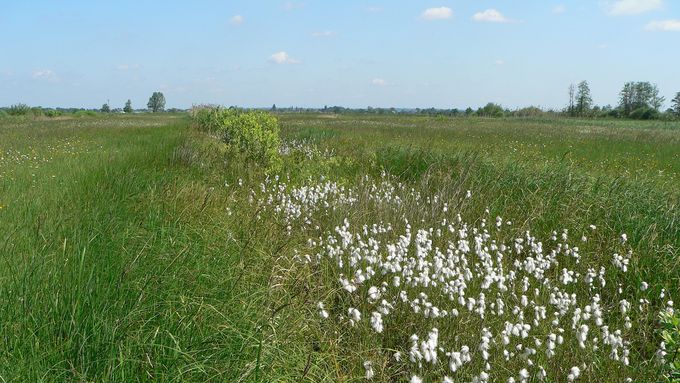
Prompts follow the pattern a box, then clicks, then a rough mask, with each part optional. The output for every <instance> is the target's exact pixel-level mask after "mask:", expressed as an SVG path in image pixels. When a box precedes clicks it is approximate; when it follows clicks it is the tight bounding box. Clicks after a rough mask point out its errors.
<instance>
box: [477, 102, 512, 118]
mask: <svg viewBox="0 0 680 383" xmlns="http://www.w3.org/2000/svg"><path fill="white" fill-rule="evenodd" d="M504 113H505V112H504V111H503V107H502V106H500V105H498V104H494V103H493V102H490V103H488V104H486V105H485V106H484V107H483V108H479V110H477V115H479V116H482V117H503V115H504Z"/></svg>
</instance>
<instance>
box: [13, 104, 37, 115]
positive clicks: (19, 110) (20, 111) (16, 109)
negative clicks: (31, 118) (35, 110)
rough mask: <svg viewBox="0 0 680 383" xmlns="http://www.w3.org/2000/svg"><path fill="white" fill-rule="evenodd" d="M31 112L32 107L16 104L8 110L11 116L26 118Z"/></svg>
mask: <svg viewBox="0 0 680 383" xmlns="http://www.w3.org/2000/svg"><path fill="white" fill-rule="evenodd" d="M30 111H31V107H30V106H28V105H26V104H15V105H12V106H10V107H9V108H7V114H9V115H10V116H25V115H27V114H28V112H30Z"/></svg>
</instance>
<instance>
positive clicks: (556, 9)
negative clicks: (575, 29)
mask: <svg viewBox="0 0 680 383" xmlns="http://www.w3.org/2000/svg"><path fill="white" fill-rule="evenodd" d="M566 11H567V6H566V5H564V4H559V5H556V6H554V7H553V9H552V13H554V14H556V15H557V14H560V13H564V12H566Z"/></svg>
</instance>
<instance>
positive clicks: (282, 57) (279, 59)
mask: <svg viewBox="0 0 680 383" xmlns="http://www.w3.org/2000/svg"><path fill="white" fill-rule="evenodd" d="M269 60H271V61H273V62H275V63H277V64H300V63H301V62H302V61H300V60H296V59H294V58H292V57H290V56H289V55H288V53H286V52H283V51H282V52H276V53H274V54H273V55H271V56H270V57H269Z"/></svg>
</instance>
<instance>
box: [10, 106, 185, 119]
mask: <svg viewBox="0 0 680 383" xmlns="http://www.w3.org/2000/svg"><path fill="white" fill-rule="evenodd" d="M150 111H151V110H149V109H131V110H129V111H124V110H123V109H122V108H119V109H108V110H106V108H100V109H86V108H43V107H40V106H28V105H26V104H15V105H11V106H8V107H0V117H3V116H28V117H59V116H76V117H82V116H97V115H100V114H106V113H148V112H150ZM161 112H167V113H181V112H188V110H187V109H178V108H170V109H166V110H163V111H161Z"/></svg>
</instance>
